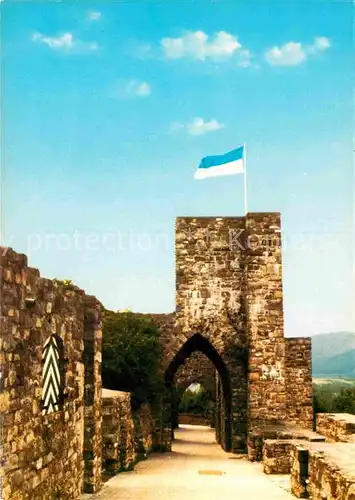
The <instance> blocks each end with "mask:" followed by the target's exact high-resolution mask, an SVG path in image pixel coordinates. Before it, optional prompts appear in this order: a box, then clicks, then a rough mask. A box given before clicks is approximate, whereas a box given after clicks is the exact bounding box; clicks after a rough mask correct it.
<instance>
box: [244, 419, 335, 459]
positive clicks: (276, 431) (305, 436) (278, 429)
mask: <svg viewBox="0 0 355 500" xmlns="http://www.w3.org/2000/svg"><path fill="white" fill-rule="evenodd" d="M266 440H273V441H274V440H281V441H286V440H287V441H290V442H291V441H293V440H297V441H307V442H310V443H316V442H324V441H325V437H324V436H322V435H321V434H317V433H316V432H313V431H310V430H309V429H301V428H298V427H295V426H290V425H287V424H282V423H278V424H274V425H269V426H265V427H263V428H260V429H258V430H254V431H253V432H250V433H249V436H248V442H247V445H248V459H249V460H250V461H251V462H254V461H258V462H259V461H261V460H262V459H263V446H264V442H265V441H266Z"/></svg>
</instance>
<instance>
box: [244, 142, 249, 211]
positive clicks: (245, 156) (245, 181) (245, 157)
mask: <svg viewBox="0 0 355 500" xmlns="http://www.w3.org/2000/svg"><path fill="white" fill-rule="evenodd" d="M244 211H245V215H246V214H247V213H248V193H247V147H246V144H245V143H244Z"/></svg>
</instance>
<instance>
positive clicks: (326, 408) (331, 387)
mask: <svg viewBox="0 0 355 500" xmlns="http://www.w3.org/2000/svg"><path fill="white" fill-rule="evenodd" d="M313 404H314V411H315V412H316V413H331V412H341V413H353V414H355V383H354V384H350V385H348V386H345V387H344V385H341V384H339V383H336V382H335V383H334V382H333V383H329V384H322V385H316V384H315V385H314V387H313Z"/></svg>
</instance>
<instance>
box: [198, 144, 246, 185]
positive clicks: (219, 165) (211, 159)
mask: <svg viewBox="0 0 355 500" xmlns="http://www.w3.org/2000/svg"><path fill="white" fill-rule="evenodd" d="M244 171H245V146H240V147H239V148H237V149H233V151H229V153H225V154H224V155H218V156H206V157H205V158H202V160H201V163H200V164H199V166H198V168H197V171H196V172H195V175H194V177H195V179H205V178H206V177H216V176H218V175H236V174H243V173H244Z"/></svg>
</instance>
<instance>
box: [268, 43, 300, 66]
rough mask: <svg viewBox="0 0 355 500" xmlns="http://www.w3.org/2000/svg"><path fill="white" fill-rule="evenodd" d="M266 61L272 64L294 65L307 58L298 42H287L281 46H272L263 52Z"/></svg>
mask: <svg viewBox="0 0 355 500" xmlns="http://www.w3.org/2000/svg"><path fill="white" fill-rule="evenodd" d="M265 58H266V61H267V62H268V63H269V64H271V65H272V66H296V65H297V64H301V63H302V62H303V61H305V60H306V59H307V55H306V53H305V51H304V50H303V48H302V44H301V43H299V42H288V43H285V45H283V46H282V47H276V46H275V47H273V48H272V49H270V50H268V51H267V52H266V54H265Z"/></svg>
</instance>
